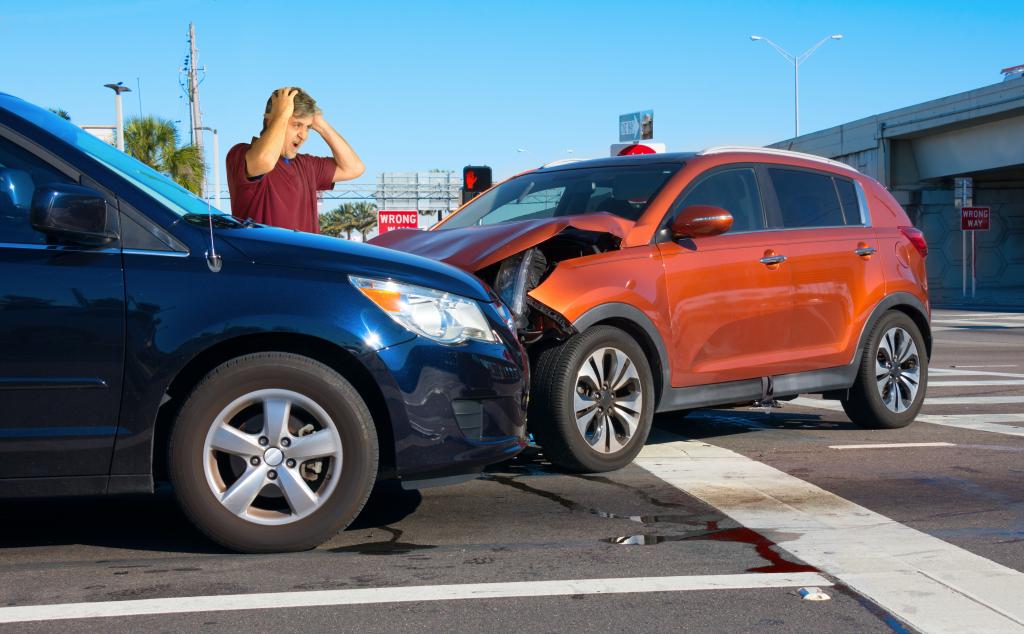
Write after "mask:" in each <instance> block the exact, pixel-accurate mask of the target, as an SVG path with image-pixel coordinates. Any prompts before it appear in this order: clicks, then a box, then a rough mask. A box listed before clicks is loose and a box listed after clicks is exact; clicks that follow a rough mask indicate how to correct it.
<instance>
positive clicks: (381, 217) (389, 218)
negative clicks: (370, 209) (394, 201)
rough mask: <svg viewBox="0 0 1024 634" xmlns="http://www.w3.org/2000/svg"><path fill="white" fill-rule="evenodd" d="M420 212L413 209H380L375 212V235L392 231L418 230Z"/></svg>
mask: <svg viewBox="0 0 1024 634" xmlns="http://www.w3.org/2000/svg"><path fill="white" fill-rule="evenodd" d="M419 226H420V212H418V211H416V210H415V209H381V210H380V211H378V212H377V233H385V232H387V231H391V230H392V229H419Z"/></svg>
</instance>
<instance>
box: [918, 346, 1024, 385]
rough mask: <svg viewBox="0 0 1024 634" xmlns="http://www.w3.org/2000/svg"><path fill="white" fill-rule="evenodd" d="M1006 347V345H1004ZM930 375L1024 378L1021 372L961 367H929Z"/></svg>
mask: <svg viewBox="0 0 1024 634" xmlns="http://www.w3.org/2000/svg"><path fill="white" fill-rule="evenodd" d="M1004 347H1005V346H1004ZM928 376H929V377H932V376H1001V377H1004V378H1008V379H1024V374H1021V373H1019V372H992V371H990V370H962V369H960V368H929V369H928Z"/></svg>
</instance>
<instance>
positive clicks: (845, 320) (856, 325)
mask: <svg viewBox="0 0 1024 634" xmlns="http://www.w3.org/2000/svg"><path fill="white" fill-rule="evenodd" d="M765 171H766V172H767V174H768V177H769V178H768V181H769V184H768V186H767V188H768V189H771V190H772V191H773V195H774V201H775V204H772V205H769V225H770V226H772V227H775V228H778V229H781V230H783V231H782V235H783V236H784V241H783V242H782V243H781V247H780V248H781V249H782V250H783V252H784V253H785V255H786V256H787V257H788V258H789V259H788V262H787V263H788V264H789V265H790V269H791V274H792V276H793V303H794V306H793V333H794V335H793V339H792V352H793V365H792V369H791V371H794V372H799V371H809V370H818V369H823V368H831V367H836V366H840V365H845V364H847V363H849V362H850V361H851V359H852V358H853V354H854V350H855V348H856V346H857V342H858V341H859V338H860V332H861V328H862V327H863V324H864V323H865V321H866V320H867V318H868V315H869V313H870V312H871V310H872V309H873V308H874V306H875V305H876V304H877V303H878V302H879V301H881V299H882V298H883V297H884V294H885V276H884V272H883V263H882V260H881V254H878V253H877V249H878V243H877V240H876V238H875V234H874V230H873V229H872V228H871V226H870V221H869V215H868V210H867V205H866V202H865V198H864V194H863V191H862V190H861V189H860V184H859V183H858V182H857V181H856V179H855V178H854V177H853V174H851V175H850V176H844V175H839V174H835V173H830V172H824V171H817V170H811V169H803V168H794V167H789V166H781V165H771V166H767V168H766V170H765Z"/></svg>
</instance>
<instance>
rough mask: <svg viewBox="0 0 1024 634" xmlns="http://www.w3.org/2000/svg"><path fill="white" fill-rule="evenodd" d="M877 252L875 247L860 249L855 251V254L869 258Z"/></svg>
mask: <svg viewBox="0 0 1024 634" xmlns="http://www.w3.org/2000/svg"><path fill="white" fill-rule="evenodd" d="M877 250H878V249H876V248H875V247H860V248H859V249H854V251H853V252H854V253H856V254H857V255H859V256H861V257H867V256H869V255H873V254H874V253H875V251H877Z"/></svg>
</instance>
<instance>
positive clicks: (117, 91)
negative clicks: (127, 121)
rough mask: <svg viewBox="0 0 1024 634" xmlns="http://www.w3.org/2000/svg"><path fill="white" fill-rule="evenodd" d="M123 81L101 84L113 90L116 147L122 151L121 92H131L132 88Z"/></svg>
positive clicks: (122, 120)
mask: <svg viewBox="0 0 1024 634" xmlns="http://www.w3.org/2000/svg"><path fill="white" fill-rule="evenodd" d="M123 84H124V82H120V81H119V82H117V83H116V84H103V85H104V86H105V87H107V88H109V89H111V90H113V91H114V111H115V113H116V114H117V149H119V150H121V151H122V152H124V115H123V114H122V113H121V93H123V92H131V91H132V89H131V88H129V87H128V86H125V85H123Z"/></svg>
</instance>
